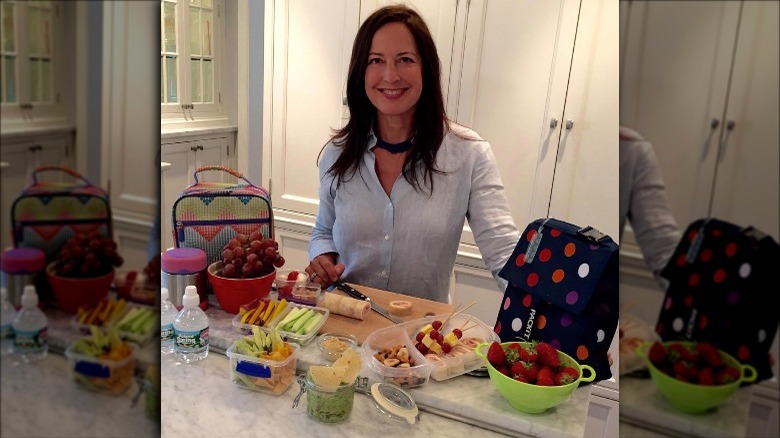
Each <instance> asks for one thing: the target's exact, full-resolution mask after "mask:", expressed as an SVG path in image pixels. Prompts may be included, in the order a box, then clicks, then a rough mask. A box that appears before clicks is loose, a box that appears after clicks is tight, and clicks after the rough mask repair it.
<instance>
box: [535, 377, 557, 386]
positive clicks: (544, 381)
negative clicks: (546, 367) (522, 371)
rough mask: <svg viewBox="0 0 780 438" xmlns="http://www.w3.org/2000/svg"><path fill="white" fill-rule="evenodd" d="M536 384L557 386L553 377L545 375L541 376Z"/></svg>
mask: <svg viewBox="0 0 780 438" xmlns="http://www.w3.org/2000/svg"><path fill="white" fill-rule="evenodd" d="M536 384H537V385H539V386H555V381H554V380H553V378H552V377H549V376H544V377H539V378H538V379H537V380H536Z"/></svg>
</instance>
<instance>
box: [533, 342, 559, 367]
mask: <svg viewBox="0 0 780 438" xmlns="http://www.w3.org/2000/svg"><path fill="white" fill-rule="evenodd" d="M536 352H537V354H538V355H539V357H538V359H537V360H538V361H539V363H540V364H542V365H547V366H550V367H553V368H555V367H557V366H559V365H560V364H561V360H560V358H558V350H556V349H555V347H553V346H552V345H550V344H548V343H546V342H540V343H538V344H536Z"/></svg>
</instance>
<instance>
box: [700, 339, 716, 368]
mask: <svg viewBox="0 0 780 438" xmlns="http://www.w3.org/2000/svg"><path fill="white" fill-rule="evenodd" d="M696 351H698V352H699V355H700V357H701V358H702V359H703V360H704V363H706V364H707V365H710V366H712V367H719V366H722V365H723V358H722V357H721V356H720V352H719V351H718V349H717V348H715V346H714V345H712V344H710V343H708V342H700V343H698V344H696Z"/></svg>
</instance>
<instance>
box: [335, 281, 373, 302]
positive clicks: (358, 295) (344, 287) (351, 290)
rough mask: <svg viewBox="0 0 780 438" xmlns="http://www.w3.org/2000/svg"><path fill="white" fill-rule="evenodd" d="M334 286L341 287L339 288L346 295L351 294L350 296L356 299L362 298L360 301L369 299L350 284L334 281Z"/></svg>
mask: <svg viewBox="0 0 780 438" xmlns="http://www.w3.org/2000/svg"><path fill="white" fill-rule="evenodd" d="M336 287H337V288H339V289H341V290H343V291H344V292H345V293H346V294H347V295H349V296H351V297H352V298H356V299H358V300H362V301H370V299H369V298H368V297H367V296H365V295H363V294H362V293H360V292H358V290H357V289H355V288H354V287H352V286H350V285H348V284H346V283H342V282H338V283H336Z"/></svg>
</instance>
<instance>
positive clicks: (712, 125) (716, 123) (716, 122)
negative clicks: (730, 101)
mask: <svg viewBox="0 0 780 438" xmlns="http://www.w3.org/2000/svg"><path fill="white" fill-rule="evenodd" d="M718 126H720V120H718V119H712V121H711V122H710V129H715V128H717V127H718Z"/></svg>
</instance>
